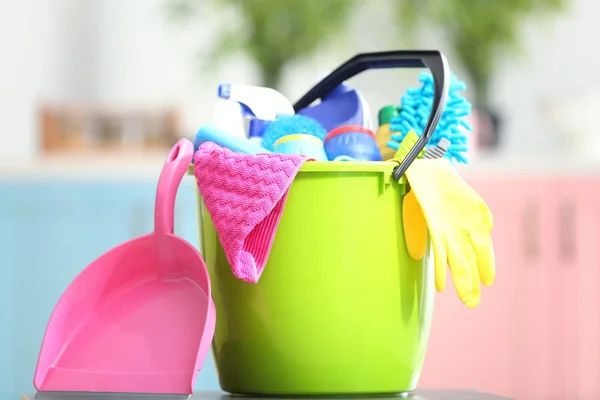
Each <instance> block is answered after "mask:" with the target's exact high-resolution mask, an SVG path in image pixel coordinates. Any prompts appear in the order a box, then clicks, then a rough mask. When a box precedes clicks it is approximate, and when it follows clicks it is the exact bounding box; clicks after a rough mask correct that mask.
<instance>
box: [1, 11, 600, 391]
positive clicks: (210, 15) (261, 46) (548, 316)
mask: <svg viewBox="0 0 600 400" xmlns="http://www.w3.org/2000/svg"><path fill="white" fill-rule="evenodd" d="M598 13H600V3H599V2H597V1H596V0H488V1H468V0H371V1H368V2H367V1H358V0H327V1H322V0H321V1H319V0H286V1H281V0H195V1H194V0H127V1H122V0H121V1H120V0H87V1H78V0H45V1H34V0H20V1H18V2H17V1H7V0H0V52H1V53H0V54H1V56H0V57H1V58H0V60H1V63H0V95H1V97H0V122H1V124H2V129H0V268H1V269H0V270H1V271H2V276H3V278H2V279H0V397H1V398H2V399H11V398H13V399H14V398H18V397H17V396H19V395H21V394H23V393H27V392H31V391H33V386H32V377H33V372H34V368H35V363H36V360H37V355H38V352H39V346H40V343H41V339H42V335H43V332H44V329H45V326H46V323H47V320H48V317H49V315H50V313H51V311H52V308H53V306H54V304H55V303H56V301H57V300H58V297H59V296H60V294H61V293H62V291H63V290H64V289H65V288H66V286H67V285H68V283H69V282H70V281H71V280H72V279H73V278H74V277H75V275H76V274H77V273H78V272H79V271H80V270H81V269H83V268H84V267H85V266H86V265H87V264H88V263H89V262H90V261H92V260H93V259H94V258H96V257H97V256H98V255H100V254H102V253H103V252H104V251H106V250H107V249H109V248H111V247H113V246H115V245H116V244H118V243H121V242H122V241H124V240H127V239H128V238H131V237H134V236H138V235H141V234H143V233H146V232H148V231H150V230H151V229H152V212H153V209H152V208H153V201H154V198H153V197H154V190H155V184H156V177H157V174H158V172H159V170H160V167H161V165H162V162H163V160H164V157H165V155H166V153H167V151H168V149H169V148H170V146H171V145H172V144H173V143H174V142H175V140H176V138H178V137H182V136H186V137H189V138H193V136H194V134H195V131H196V130H197V129H198V127H200V126H201V125H203V124H207V123H214V122H215V121H216V120H217V119H218V118H222V116H219V115H218V114H216V113H215V105H216V103H217V86H218V84H219V83H222V82H232V83H245V84H252V85H263V86H269V87H273V88H275V89H278V90H279V91H281V92H282V93H283V94H285V95H286V96H287V97H288V98H289V99H290V100H292V101H295V100H296V99H297V98H299V97H300V96H301V95H302V94H303V93H304V92H306V91H307V90H308V89H309V88H310V87H312V85H314V84H315V83H316V82H317V81H318V80H319V79H320V78H322V77H323V76H324V75H326V74H327V73H328V72H329V71H331V70H332V69H334V68H335V67H337V66H338V65H339V64H340V63H342V62H343V61H345V60H346V59H348V58H350V57H351V56H352V55H354V54H356V53H359V52H367V51H378V50H391V49H411V48H412V49H440V50H442V51H443V52H444V54H445V55H446V56H447V58H448V61H449V65H450V68H451V69H452V71H453V72H454V73H456V74H457V75H458V77H459V78H461V79H462V80H464V81H465V82H467V84H468V90H467V92H466V96H467V97H468V98H469V100H470V101H471V102H472V103H473V104H474V110H475V111H474V112H473V115H472V123H473V124H474V127H475V129H474V132H473V134H472V136H471V143H472V146H473V150H472V152H471V155H470V158H471V163H470V164H469V165H467V166H464V167H462V166H461V171H462V173H463V174H464V176H465V178H466V179H467V181H469V183H471V184H472V185H473V186H474V187H475V188H476V189H477V190H478V191H479V192H480V193H481V194H482V196H483V197H484V198H485V199H486V200H487V201H488V203H489V205H490V207H491V208H492V210H493V212H494V215H495V221H496V226H495V231H494V240H495V246H496V253H497V269H498V278H497V281H496V284H495V285H494V286H493V287H492V288H490V289H486V290H484V295H483V300H482V303H481V305H480V307H479V308H477V309H476V310H470V309H467V308H466V307H464V306H463V305H462V304H461V303H460V302H459V301H458V299H457V298H456V295H455V294H454V292H453V290H452V288H450V289H447V290H446V292H444V293H442V294H441V295H438V297H437V300H436V310H435V317H434V323H433V327H432V333H431V345H430V348H429V351H428V356H427V360H426V365H425V368H424V371H423V376H422V378H421V386H422V387H428V388H467V389H477V390H481V391H487V392H493V393H495V394H500V395H506V396H511V397H514V398H518V399H567V398H569V399H592V398H598V397H600V384H598V383H597V378H598V376H599V375H600V348H599V344H600V339H599V338H600V335H599V334H600V332H599V328H600V324H599V322H598V314H599V311H600V307H599V303H600V291H599V290H598V289H599V288H600V275H599V273H598V269H599V268H600V258H599V254H598V251H597V247H598V246H597V243H599V239H600V230H599V229H598V227H597V225H598V222H600V211H599V210H598V207H597V204H598V200H600V135H598V133H597V132H596V126H595V123H594V121H595V117H596V116H597V115H598V111H599V110H600V75H599V74H597V71H598V70H600V55H598V54H596V52H595V51H593V46H592V41H593V37H597V36H598V35H599V34H600V27H598V19H597V15H598ZM417 74H418V71H411V70H391V71H375V72H373V71H370V72H367V73H364V74H362V75H360V76H359V77H356V78H354V79H353V80H352V85H354V86H355V87H357V88H359V89H360V90H361V91H362V93H363V95H364V97H365V98H366V99H367V100H368V102H369V103H370V106H371V109H372V111H373V112H374V113H376V112H377V111H378V110H379V109H380V108H381V107H382V106H385V105H388V104H399V102H400V98H401V96H402V95H403V93H404V91H405V89H406V88H407V87H414V86H416V85H418V80H417ZM375 117H376V114H374V116H373V118H375ZM217 122H218V121H217ZM176 232H177V233H178V234H180V235H182V236H183V237H185V238H186V239H188V240H189V241H191V242H192V243H197V241H198V238H197V231H196V213H195V198H194V182H193V180H192V179H188V180H187V181H186V182H185V185H184V187H183V188H182V189H181V190H180V194H179V198H178V203H177V219H176ZM196 386H197V388H198V389H217V388H218V383H217V380H216V374H215V372H214V368H213V365H212V362H210V361H207V363H206V364H205V368H204V369H203V370H202V372H201V374H200V377H199V378H198V382H197V384H196Z"/></svg>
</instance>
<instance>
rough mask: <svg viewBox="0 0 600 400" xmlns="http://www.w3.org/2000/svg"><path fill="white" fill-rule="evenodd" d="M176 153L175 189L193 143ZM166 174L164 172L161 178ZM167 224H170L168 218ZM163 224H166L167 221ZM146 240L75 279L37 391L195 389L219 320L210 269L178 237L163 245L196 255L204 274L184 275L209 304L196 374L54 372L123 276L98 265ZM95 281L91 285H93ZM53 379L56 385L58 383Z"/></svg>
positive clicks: (57, 311)
mask: <svg viewBox="0 0 600 400" xmlns="http://www.w3.org/2000/svg"><path fill="white" fill-rule="evenodd" d="M173 154H174V157H173V160H168V161H167V163H166V164H165V169H168V166H167V164H168V163H169V162H172V164H173V165H172V166H171V167H170V168H171V174H175V172H173V171H174V169H176V174H181V176H172V177H168V179H166V181H169V184H170V185H174V184H175V183H176V185H177V186H178V185H179V182H180V181H181V179H182V177H183V175H184V174H185V170H187V167H188V165H189V162H190V160H191V157H192V155H193V145H192V144H191V142H189V141H187V140H185V139H183V140H181V141H180V142H178V144H177V145H176V146H175V147H174V149H173V150H172V152H171V154H170V157H171V156H172V155H173ZM182 160H184V161H182ZM165 169H163V173H164V171H165ZM162 181H163V174H161V180H159V189H160V186H161V182H162ZM175 181H176V182H175ZM159 191H160V190H159ZM159 191H157V210H158V209H159V206H158V203H160V199H159ZM175 193H176V188H175ZM163 197H168V196H165V195H164V193H163ZM171 200H172V204H171V207H173V206H174V194H173V199H167V203H168V202H169V201H171ZM163 202H164V201H163ZM163 207H164V206H163ZM163 214H164V213H163ZM158 215H159V214H157V219H161V218H162V219H163V220H164V218H165V217H164V216H161V217H159V216H158ZM165 221H167V222H168V218H167V220H165ZM162 222H163V225H164V221H162ZM159 225H160V221H159ZM171 225H172V222H171ZM171 232H172V229H171ZM155 233H156V229H155ZM147 236H152V234H150V235H146V236H145V237H142V238H137V239H133V240H130V241H128V242H126V243H124V244H122V245H120V246H117V247H116V248H114V249H112V250H110V251H109V252H107V253H106V254H105V255H103V256H101V257H100V258H99V259H97V260H96V261H94V262H92V264H90V265H89V266H88V267H87V268H86V269H84V270H83V271H82V272H81V273H80V274H78V276H77V277H76V278H75V279H74V280H73V282H72V283H71V284H70V285H69V287H67V289H66V290H65V292H64V293H63V294H62V296H61V297H60V299H59V301H58V302H57V304H56V306H55V308H54V310H53V312H52V314H51V317H50V320H49V322H48V325H47V327H46V331H45V333H44V337H43V340H42V346H41V349H40V355H39V358H38V363H37V366H36V371H35V375H34V386H35V388H36V389H37V390H39V391H47V390H52V391H99V392H137V393H172V394H191V393H192V392H193V385H194V382H195V379H196V376H197V374H198V372H199V370H200V369H201V367H202V364H203V362H204V360H205V359H206V357H207V355H208V352H209V349H210V344H211V342H212V337H213V335H214V330H215V320H216V315H215V306H214V302H213V299H212V295H211V287H210V286H211V285H210V277H209V275H208V271H207V269H206V265H205V263H204V261H203V260H202V257H201V255H200V253H199V252H198V250H197V249H196V248H195V247H194V246H192V245H191V244H190V243H188V242H186V241H184V240H183V239H181V238H178V237H176V236H175V235H173V234H172V233H165V234H164V236H162V237H165V239H161V240H162V241H163V243H165V241H166V242H170V241H171V240H173V241H176V242H177V243H178V245H177V246H181V245H183V246H184V248H181V247H180V249H181V250H184V252H189V253H185V257H189V255H191V254H192V253H191V251H193V252H194V254H195V255H196V256H197V258H198V260H199V261H200V262H201V265H202V268H201V269H202V271H200V268H197V271H195V272H194V273H192V274H191V275H189V274H188V275H185V274H184V275H183V276H184V277H185V278H187V279H191V280H192V281H193V282H194V283H195V284H196V286H198V287H199V288H201V289H202V292H203V294H204V296H205V297H204V296H202V297H204V298H205V299H206V303H205V305H204V304H203V305H202V306H201V310H204V311H205V313H203V314H204V315H205V317H204V320H203V321H202V322H200V321H196V324H198V323H199V324H201V325H202V326H203V330H202V334H201V335H200V337H199V338H198V339H199V340H198V342H197V343H198V344H197V348H195V349H193V350H196V358H195V363H194V368H193V370H191V369H186V370H181V371H180V370H172V371H169V372H168V373H166V374H164V373H163V374H160V375H157V374H155V373H127V372H123V370H121V371H120V372H112V373H111V372H110V371H106V370H104V371H102V372H94V368H79V369H69V370H65V369H64V368H62V369H61V368H55V365H54V364H55V362H56V360H57V358H58V357H59V355H60V354H61V353H62V352H63V351H64V349H65V348H67V347H68V346H69V345H70V342H71V338H72V337H73V336H74V335H75V333H76V332H77V331H76V329H77V328H78V327H79V325H81V323H82V321H83V318H84V317H86V316H89V312H90V310H91V311H96V309H95V308H94V307H96V306H97V303H96V302H95V301H96V300H98V299H99V298H100V296H102V295H103V293H104V292H103V290H102V289H103V284H107V281H108V280H109V279H110V278H111V277H112V278H115V276H114V275H118V272H119V271H117V272H115V271H114V268H110V267H107V266H106V265H103V263H102V262H101V261H99V260H103V259H104V258H105V257H107V256H109V255H110V254H112V253H115V255H116V256H122V255H123V254H124V252H126V250H127V247H128V246H135V244H136V243H135V242H136V241H138V240H142V239H143V240H147ZM167 239H169V240H167ZM177 246H175V248H177ZM134 250H135V249H134ZM167 256H168V254H167ZM109 259H110V257H109ZM161 268H163V267H161ZM98 272H102V274H98ZM198 273H199V274H198ZM103 275H104V278H105V279H104V280H102V279H100V280H99V279H97V278H98V276H103ZM86 281H87V283H86ZM92 282H93V285H92V286H90V284H91V283H92ZM82 285H83V287H84V288H85V287H88V288H91V290H90V291H89V293H85V295H86V296H85V297H86V298H87V300H88V303H87V304H86V302H85V301H82V296H81V293H80V292H81V290H79V293H78V290H77V289H78V288H79V289H81V287H82ZM86 285H87V286H86ZM198 293H200V292H198ZM94 296H95V297H94ZM188 303H189V302H188ZM202 303H204V301H202ZM86 306H87V309H86ZM163 309H164V308H163ZM188 312H189V310H188ZM69 321H70V322H71V326H68V325H69V324H68V323H67V322H69ZM73 321H75V322H73ZM78 322H79V323H78ZM138 327H139V325H138ZM69 328H71V329H69ZM198 328H199V326H198V325H196V330H194V331H195V332H197V331H198ZM189 338H193V336H189ZM172 339H173V341H177V338H172ZM161 340H162V339H161ZM192 340H193V339H192ZM167 345H168V344H167V343H165V346H167ZM115 347H116V346H115ZM153 348H157V347H153ZM193 350H192V351H193ZM76 354H78V353H76ZM187 354H189V353H187ZM190 361H192V360H190ZM161 365H162V364H161ZM86 367H87V366H86ZM92 367H93V366H92ZM97 370H99V369H97ZM60 375H62V377H61V378H60V379H59V378H58V377H59V376H60ZM53 380H54V381H55V382H54V383H53ZM58 381H60V382H58Z"/></svg>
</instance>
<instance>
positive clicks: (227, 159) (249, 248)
mask: <svg viewBox="0 0 600 400" xmlns="http://www.w3.org/2000/svg"><path fill="white" fill-rule="evenodd" d="M308 160H311V158H309V157H306V156H301V155H290V154H280V153H263V154H252V155H250V154H241V153H236V152H233V151H231V150H229V149H226V148H223V147H220V146H218V145H217V144H215V143H213V142H206V143H203V144H202V145H201V146H200V148H199V149H198V151H197V152H196V154H195V155H194V175H195V176H196V179H197V181H198V188H199V189H200V194H202V198H203V200H204V204H205V205H206V208H207V209H208V212H209V213H210V216H211V218H212V221H213V223H214V225H215V229H216V231H217V235H219V240H220V241H221V245H222V246H223V249H224V250H225V255H226V256H227V260H228V261H229V265H231V269H232V271H233V275H234V276H235V277H236V278H238V279H242V280H244V281H247V282H252V283H256V282H258V279H259V278H260V276H261V274H262V272H263V270H264V269H265V265H266V264H267V260H268V258H269V253H270V252H271V246H272V245H273V240H274V239H275V233H276V232H277V226H278V225H279V220H280V219H281V215H282V214H283V208H284V206H285V201H286V199H287V196H288V192H289V189H290V186H291V185H292V182H293V181H294V178H295V176H296V174H297V173H298V171H299V170H300V167H302V165H303V164H304V163H305V162H306V161H308Z"/></svg>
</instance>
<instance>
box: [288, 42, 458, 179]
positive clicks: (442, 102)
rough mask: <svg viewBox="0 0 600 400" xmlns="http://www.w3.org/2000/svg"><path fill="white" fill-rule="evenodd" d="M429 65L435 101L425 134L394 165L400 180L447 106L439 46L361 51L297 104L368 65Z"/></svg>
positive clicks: (446, 74)
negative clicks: (400, 160) (399, 161)
mask: <svg viewBox="0 0 600 400" xmlns="http://www.w3.org/2000/svg"><path fill="white" fill-rule="evenodd" d="M391 68H429V70H430V71H431V75H432V76H433V89H434V90H433V105H432V106H431V113H430V114H429V120H428V121H427V125H425V129H424V131H423V134H422V135H421V137H420V138H419V140H417V142H416V143H415V144H414V146H413V147H412V149H411V150H410V151H409V152H408V154H407V155H406V157H405V158H404V160H402V162H401V163H400V165H398V166H397V167H396V168H394V172H393V176H394V179H395V180H399V179H400V178H401V177H402V175H404V173H405V172H406V170H407V169H408V167H409V166H410V164H412V162H413V161H414V160H415V159H416V158H417V156H418V155H419V153H420V152H421V150H423V148H424V147H425V145H426V144H427V142H428V141H429V138H430V137H431V135H432V134H433V132H434V131H435V128H436V127H437V124H438V122H439V121H440V118H441V116H442V112H443V111H444V107H445V106H446V100H447V99H448V88H449V86H450V82H449V79H450V77H449V76H450V71H449V68H448V62H447V61H446V57H444V55H443V54H442V53H441V52H440V51H437V50H395V51H382V52H375V53H361V54H357V55H355V56H354V57H352V58H351V59H349V60H348V61H346V62H345V63H343V64H342V65H340V66H339V67H338V68H336V69H335V70H334V71H333V72H332V73H330V74H329V75H327V76H326V77H325V78H323V79H322V80H321V82H319V83H317V84H316V85H315V86H314V87H313V88H312V89H310V90H309V91H308V92H306V94H305V95H304V96H302V97H301V98H300V100H298V101H297V102H296V104H294V110H295V111H296V112H298V111H299V110H301V109H303V108H305V107H308V106H310V105H311V104H312V103H313V102H314V101H315V100H317V99H322V98H324V97H326V96H327V95H328V94H329V93H330V92H331V91H332V90H333V89H335V88H336V87H337V86H338V85H340V84H341V83H343V82H344V81H346V80H348V79H350V78H352V77H353V76H355V75H358V74H360V73H361V72H363V71H366V70H368V69H391Z"/></svg>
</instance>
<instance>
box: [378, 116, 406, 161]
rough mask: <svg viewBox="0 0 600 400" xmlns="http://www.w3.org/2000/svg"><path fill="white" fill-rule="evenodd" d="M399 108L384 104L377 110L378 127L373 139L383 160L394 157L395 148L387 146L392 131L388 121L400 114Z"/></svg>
mask: <svg viewBox="0 0 600 400" xmlns="http://www.w3.org/2000/svg"><path fill="white" fill-rule="evenodd" d="M400 111H401V108H400V107H398V106H385V107H383V108H382V109H381V110H379V115H378V119H379V129H378V130H377V133H376V134H375V141H376V142H377V146H378V147H379V151H380V152H381V158H382V160H383V161H387V160H390V159H392V158H394V154H395V153H396V150H394V149H392V148H389V147H387V145H386V144H387V142H389V141H390V140H391V138H390V137H391V136H392V133H393V132H392V131H391V130H390V122H391V121H392V118H394V117H396V116H397V115H398V114H400Z"/></svg>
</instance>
